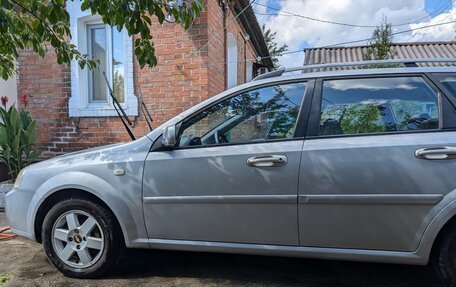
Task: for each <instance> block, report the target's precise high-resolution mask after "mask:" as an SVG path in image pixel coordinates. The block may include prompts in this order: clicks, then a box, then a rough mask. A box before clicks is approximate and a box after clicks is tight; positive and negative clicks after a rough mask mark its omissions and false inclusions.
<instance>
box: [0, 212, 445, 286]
mask: <svg viewBox="0 0 456 287" xmlns="http://www.w3.org/2000/svg"><path fill="white" fill-rule="evenodd" d="M4 223H5V216H4V213H0V226H1V225H4ZM2 274H3V278H4V277H5V275H6V277H7V278H9V280H8V281H7V282H6V283H4V284H2V283H0V286H1V287H4V286H5V287H6V286H106V287H115V286H135V287H136V286H190V287H192V286H301V287H328V286H337V287H359V286H370V287H386V286H388V287H393V286H394V287H405V286H413V287H419V286H423V287H424V286H426V287H429V286H438V285H437V282H436V281H435V280H434V278H433V276H432V274H431V273H430V272H428V270H427V269H426V267H417V266H402V265H388V264H367V263H353V262H336V261H322V260H307V259H296V258H279V257H261V256H244V255H227V254H211V253H191V252H171V251H149V250H132V251H130V252H129V255H128V258H125V259H123V260H122V262H121V264H120V265H119V266H117V267H116V268H115V270H113V271H112V272H111V273H110V274H109V275H107V276H106V277H105V278H102V279H98V280H76V279H71V278H66V277H64V276H62V275H61V274H60V273H59V272H58V271H57V270H56V269H55V268H54V267H53V266H52V265H51V264H50V263H49V262H48V261H47V259H46V256H45V254H44V252H43V250H42V247H41V245H40V244H37V243H35V242H32V241H30V240H25V239H13V240H8V241H1V242H0V280H1V279H2Z"/></svg>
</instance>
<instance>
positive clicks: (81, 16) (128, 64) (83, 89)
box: [67, 0, 138, 117]
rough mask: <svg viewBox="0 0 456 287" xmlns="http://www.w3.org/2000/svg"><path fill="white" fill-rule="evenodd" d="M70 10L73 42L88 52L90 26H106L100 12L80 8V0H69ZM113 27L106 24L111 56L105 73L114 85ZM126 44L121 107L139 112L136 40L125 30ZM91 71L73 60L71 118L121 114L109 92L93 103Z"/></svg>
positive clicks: (128, 110)
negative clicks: (135, 91) (135, 73)
mask: <svg viewBox="0 0 456 287" xmlns="http://www.w3.org/2000/svg"><path fill="white" fill-rule="evenodd" d="M67 10H68V13H69V14H70V30H71V35H72V36H73V37H72V39H71V44H73V45H75V46H76V48H77V49H78V50H79V51H80V52H81V53H83V54H86V53H87V52H88V47H89V46H88V41H89V35H88V26H89V25H104V24H103V21H102V20H101V17H100V15H92V14H91V13H90V11H81V1H78V0H75V1H69V2H68V3H67ZM112 29H117V28H115V27H114V28H112V27H110V26H106V42H107V45H106V50H107V51H106V53H107V58H108V59H110V61H108V63H107V71H106V76H107V78H108V80H109V81H110V85H111V87H112V62H111V61H112ZM122 33H123V45H124V47H123V48H124V49H123V51H124V53H125V54H124V59H125V64H124V65H125V66H124V68H125V75H124V77H125V78H124V85H125V87H124V90H125V95H124V99H125V102H124V103H122V107H123V108H124V110H125V112H126V113H127V115H128V116H137V115H138V99H137V97H136V96H135V94H134V78H133V39H132V37H130V36H128V33H127V32H126V31H125V30H123V31H122ZM89 88H90V84H89V70H88V68H87V67H85V68H84V69H81V68H80V67H79V65H78V63H77V61H76V60H73V61H72V62H71V97H70V100H69V102H68V108H69V115H70V117H113V116H118V115H117V112H116V110H115V109H114V106H113V104H112V99H111V96H109V94H108V95H107V101H106V102H91V101H90V100H89V97H90V93H89Z"/></svg>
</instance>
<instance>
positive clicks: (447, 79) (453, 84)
mask: <svg viewBox="0 0 456 287" xmlns="http://www.w3.org/2000/svg"><path fill="white" fill-rule="evenodd" d="M434 75H436V76H437V78H438V79H439V81H440V82H441V83H442V84H443V85H444V86H445V87H446V88H447V89H448V90H449V91H450V93H451V94H453V96H455V97H456V75H438V74H434Z"/></svg>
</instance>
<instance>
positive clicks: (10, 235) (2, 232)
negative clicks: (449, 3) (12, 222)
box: [0, 226, 16, 240]
mask: <svg viewBox="0 0 456 287" xmlns="http://www.w3.org/2000/svg"><path fill="white" fill-rule="evenodd" d="M8 230H11V227H9V226H5V227H0V240H6V239H11V238H13V237H16V234H14V233H10V232H8V233H5V232H6V231H8Z"/></svg>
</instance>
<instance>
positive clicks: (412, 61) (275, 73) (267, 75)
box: [253, 58, 456, 81]
mask: <svg viewBox="0 0 456 287" xmlns="http://www.w3.org/2000/svg"><path fill="white" fill-rule="evenodd" d="M445 62H446V63H456V58H411V59H389V60H373V61H358V62H342V63H329V64H318V65H304V66H301V67H294V68H286V69H278V70H274V71H272V72H269V73H264V74H261V75H259V76H257V77H255V78H254V79H253V81H258V80H263V79H268V78H274V77H280V76H282V75H283V74H284V73H290V72H297V71H302V72H303V73H304V72H305V71H306V70H314V69H327V68H340V67H359V66H367V67H369V66H377V65H393V64H403V65H404V66H405V67H418V65H417V63H445ZM385 68H391V67H388V66H386V67H385Z"/></svg>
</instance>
